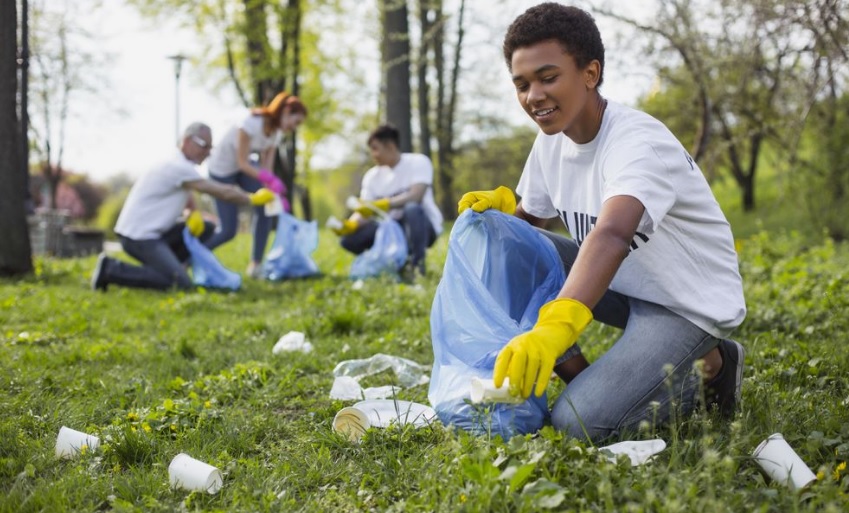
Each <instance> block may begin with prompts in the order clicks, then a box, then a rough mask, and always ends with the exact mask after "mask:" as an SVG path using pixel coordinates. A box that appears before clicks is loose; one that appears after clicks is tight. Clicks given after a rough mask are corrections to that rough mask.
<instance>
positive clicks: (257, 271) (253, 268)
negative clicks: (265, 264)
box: [245, 262, 263, 280]
mask: <svg viewBox="0 0 849 513" xmlns="http://www.w3.org/2000/svg"><path fill="white" fill-rule="evenodd" d="M245 274H247V275H248V277H250V278H254V279H257V280H259V279H262V278H263V275H262V264H257V263H256V262H251V263H249V264H248V268H247V269H246V270H245Z"/></svg>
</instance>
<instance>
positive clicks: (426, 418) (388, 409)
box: [333, 399, 436, 442]
mask: <svg viewBox="0 0 849 513" xmlns="http://www.w3.org/2000/svg"><path fill="white" fill-rule="evenodd" d="M434 420H436V412H435V411H433V409H432V408H431V407H429V406H427V405H424V404H419V403H414V402H410V401H399V400H397V399H386V400H366V401H360V402H358V403H357V404H355V405H353V406H348V407H346V408H342V409H341V410H339V412H338V413H337V414H336V416H335V417H334V419H333V430H334V431H335V432H337V433H340V434H343V435H345V436H346V437H348V439H349V440H351V441H352V442H359V441H360V438H362V436H363V435H364V434H365V432H366V430H367V429H369V428H371V427H376V428H386V427H389V426H391V425H396V424H397V425H400V426H405V425H412V426H415V427H417V428H419V427H423V426H427V425H429V424H431V423H432V422H433V421H434Z"/></svg>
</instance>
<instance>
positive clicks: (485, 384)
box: [470, 377, 525, 404]
mask: <svg viewBox="0 0 849 513" xmlns="http://www.w3.org/2000/svg"><path fill="white" fill-rule="evenodd" d="M470 395H471V399H472V402H473V403H475V404H478V403H507V404H521V403H523V402H525V400H524V399H523V398H522V397H519V396H515V395H512V394H511V393H510V378H504V383H502V384H501V387H500V388H499V387H496V386H495V383H493V382H492V380H491V379H482V378H478V377H474V378H472V384H471V391H470Z"/></svg>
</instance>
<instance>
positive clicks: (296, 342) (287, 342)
mask: <svg viewBox="0 0 849 513" xmlns="http://www.w3.org/2000/svg"><path fill="white" fill-rule="evenodd" d="M312 350H313V347H312V344H311V343H309V342H308V341H307V339H306V335H304V334H303V333H301V332H300V331H290V332H289V333H286V334H285V335H283V336H282V337H280V339H279V340H278V341H277V343H276V344H274V347H273V348H272V349H271V354H280V353H287V352H292V351H300V352H302V353H311V352H312Z"/></svg>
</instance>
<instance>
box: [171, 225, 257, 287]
mask: <svg viewBox="0 0 849 513" xmlns="http://www.w3.org/2000/svg"><path fill="white" fill-rule="evenodd" d="M183 243H184V244H185V245H186V249H188V250H189V254H190V255H191V257H192V282H194V284H195V285H198V286H201V287H207V288H213V289H230V290H239V288H240V287H241V286H242V276H241V275H240V274H239V273H237V272H233V271H231V270H230V269H227V268H226V267H224V266H223V265H221V262H219V261H218V259H217V258H215V255H214V254H213V253H212V251H210V249H209V248H207V247H206V246H204V245H203V243H202V242H201V241H199V240H198V239H197V238H196V237H195V236H193V235H192V234H191V232H189V229H188V228H185V229H183Z"/></svg>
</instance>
